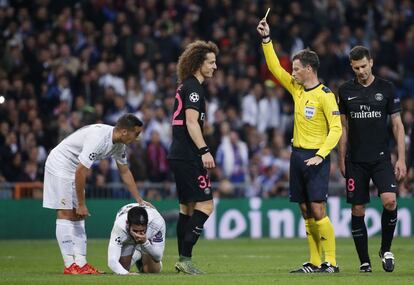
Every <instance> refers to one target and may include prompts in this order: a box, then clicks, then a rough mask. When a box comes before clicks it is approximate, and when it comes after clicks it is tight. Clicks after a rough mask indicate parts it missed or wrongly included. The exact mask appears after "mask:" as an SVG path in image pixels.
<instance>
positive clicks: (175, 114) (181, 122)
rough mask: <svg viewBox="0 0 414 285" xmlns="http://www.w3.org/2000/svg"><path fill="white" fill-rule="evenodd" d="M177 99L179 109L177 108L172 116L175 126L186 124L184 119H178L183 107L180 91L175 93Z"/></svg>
mask: <svg viewBox="0 0 414 285" xmlns="http://www.w3.org/2000/svg"><path fill="white" fill-rule="evenodd" d="M175 99H177V101H178V106H177V110H175V112H174V114H173V118H172V125H173V126H182V125H184V120H177V117H178V115H179V114H180V112H181V109H182V108H183V101H182V100H181V97H180V95H178V92H177V93H175Z"/></svg>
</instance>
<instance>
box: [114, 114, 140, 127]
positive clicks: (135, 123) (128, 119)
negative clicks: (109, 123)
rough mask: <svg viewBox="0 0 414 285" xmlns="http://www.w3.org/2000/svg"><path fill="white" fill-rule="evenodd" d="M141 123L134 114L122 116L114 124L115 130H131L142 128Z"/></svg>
mask: <svg viewBox="0 0 414 285" xmlns="http://www.w3.org/2000/svg"><path fill="white" fill-rule="evenodd" d="M142 126H143V123H142V121H141V120H140V119H138V118H137V117H136V116H135V115H134V114H130V113H127V114H124V115H122V117H121V118H119V119H118V121H117V122H116V125H115V128H117V129H127V130H132V129H133V128H135V127H142Z"/></svg>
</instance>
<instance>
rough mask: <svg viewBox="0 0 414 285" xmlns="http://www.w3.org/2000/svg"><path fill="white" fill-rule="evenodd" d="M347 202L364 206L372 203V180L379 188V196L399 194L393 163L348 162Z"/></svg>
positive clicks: (384, 160) (346, 169) (385, 160)
mask: <svg viewBox="0 0 414 285" xmlns="http://www.w3.org/2000/svg"><path fill="white" fill-rule="evenodd" d="M345 166H346V167H345V177H346V200H347V202H348V203H349V204H352V205H363V204H367V203H368V202H369V201H370V195H369V181H370V180H371V179H372V182H374V185H375V186H377V188H378V195H380V194H382V193H385V192H391V193H397V191H398V185H397V181H396V180H395V175H394V169H393V166H392V164H391V161H390V160H388V159H383V160H379V161H375V162H352V161H346V164H345Z"/></svg>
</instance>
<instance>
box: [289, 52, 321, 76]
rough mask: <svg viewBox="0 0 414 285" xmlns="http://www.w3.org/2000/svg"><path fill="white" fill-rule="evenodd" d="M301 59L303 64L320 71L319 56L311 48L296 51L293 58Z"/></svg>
mask: <svg viewBox="0 0 414 285" xmlns="http://www.w3.org/2000/svg"><path fill="white" fill-rule="evenodd" d="M295 59H297V60H299V61H300V63H301V64H302V65H303V66H308V65H309V66H310V67H311V68H312V70H313V71H315V72H316V71H318V68H319V57H318V55H317V54H316V52H314V51H312V50H310V49H304V50H301V51H299V52H298V53H296V54H295V55H294V56H293V58H292V60H295Z"/></svg>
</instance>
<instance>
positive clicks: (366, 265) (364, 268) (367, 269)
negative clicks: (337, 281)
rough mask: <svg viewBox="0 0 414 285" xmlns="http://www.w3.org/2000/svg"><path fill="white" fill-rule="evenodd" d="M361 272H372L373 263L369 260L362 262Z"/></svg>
mask: <svg viewBox="0 0 414 285" xmlns="http://www.w3.org/2000/svg"><path fill="white" fill-rule="evenodd" d="M359 272H361V273H370V272H372V269H371V264H369V263H368V262H365V263H362V264H361V266H360V267H359Z"/></svg>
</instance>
